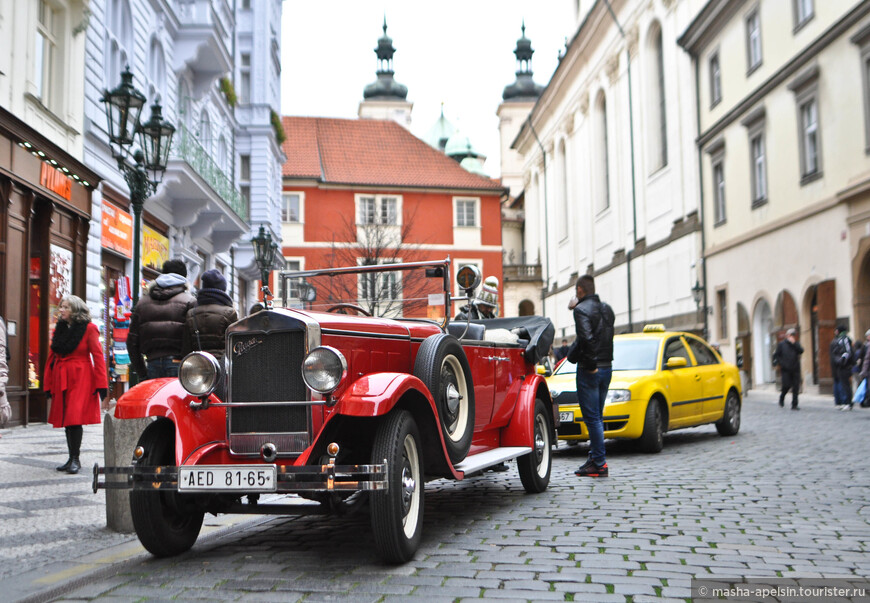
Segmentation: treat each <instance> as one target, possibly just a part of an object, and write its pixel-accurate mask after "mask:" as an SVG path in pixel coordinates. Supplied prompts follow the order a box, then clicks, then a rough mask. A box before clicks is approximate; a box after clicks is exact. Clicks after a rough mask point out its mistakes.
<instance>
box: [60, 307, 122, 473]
mask: <svg viewBox="0 0 870 603" xmlns="http://www.w3.org/2000/svg"><path fill="white" fill-rule="evenodd" d="M59 311H60V320H58V321H57V325H56V326H55V327H54V335H52V337H51V349H50V350H49V352H48V361H47V362H46V363H45V391H46V393H48V396H49V399H51V401H52V404H51V411H50V412H49V414H48V422H49V423H51V424H52V425H54V426H55V427H63V428H64V430H65V431H66V445H67V448H68V449H69V458H68V459H67V461H66V463H64V464H63V465H61V466H60V467H58V468H57V470H58V471H66V472H67V473H78V472H79V469H81V466H82V465H81V462H80V461H79V451H80V450H81V445H82V431H83V430H82V425H93V424H99V423H100V400H101V399H102V398H105V397H106V393H107V391H108V387H109V382H108V378H107V376H106V361H105V359H104V358H103V348H102V346H101V345H100V332H99V330H98V329H97V326H96V325H95V324H94V323H92V322H91V313H90V310H89V309H88V306H87V304H86V303H85V302H84V301H82V299H81V298H80V297H76V296H75V295H67V296H66V297H64V298H63V300H61V302H60V306H59Z"/></svg>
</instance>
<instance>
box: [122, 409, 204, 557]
mask: <svg viewBox="0 0 870 603" xmlns="http://www.w3.org/2000/svg"><path fill="white" fill-rule="evenodd" d="M138 445H139V446H141V447H142V448H144V449H145V455H144V456H143V457H142V459H141V460H139V461H138V464H139V465H140V466H142V467H153V466H158V465H175V426H174V425H173V424H172V423H170V422H169V421H160V422H158V423H154V424H152V425H150V426H148V428H147V429H145V431H144V432H143V433H142V435H141V436H140V437H139V444H138ZM130 514H131V516H132V519H133V527H134V528H135V529H136V535H137V536H138V537H139V541H140V542H141V543H142V546H144V547H145V548H146V549H147V550H148V552H150V553H151V554H152V555H154V556H155V557H171V556H173V555H179V554H181V553H183V552H185V551H187V550H189V549H190V547H192V546H193V543H194V542H196V538H197V536H199V530H200V529H201V528H202V518H203V514H204V513H203V511H202V510H201V509H199V508H198V507H197V506H196V503H195V499H193V498H192V497H191V495H185V494H179V493H178V492H174V491H170V490H131V491H130Z"/></svg>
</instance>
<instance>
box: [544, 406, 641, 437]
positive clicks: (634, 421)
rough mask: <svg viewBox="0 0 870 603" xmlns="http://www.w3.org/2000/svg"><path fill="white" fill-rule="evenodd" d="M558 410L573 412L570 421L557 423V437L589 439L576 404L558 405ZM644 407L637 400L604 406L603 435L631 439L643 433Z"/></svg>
mask: <svg viewBox="0 0 870 603" xmlns="http://www.w3.org/2000/svg"><path fill="white" fill-rule="evenodd" d="M559 412H560V413H565V412H571V413H573V420H572V421H565V420H564V419H563V420H562V422H561V424H560V425H559V439H560V440H566V441H571V440H575V441H582V440H588V439H589V432H588V431H587V430H586V424H585V423H584V422H583V415H582V413H581V412H580V406H579V405H577V404H570V405H560V406H559ZM645 414H646V407H645V406H644V405H642V404H641V403H640V401H639V400H629V401H628V402H617V403H615V404H606V405H605V406H604V437H605V438H619V439H627V440H633V439H637V438H639V437H640V436H641V434H642V433H643V421H644V416H645Z"/></svg>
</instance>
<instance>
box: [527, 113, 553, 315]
mask: <svg viewBox="0 0 870 603" xmlns="http://www.w3.org/2000/svg"><path fill="white" fill-rule="evenodd" d="M526 121H527V122H528V124H529V128H530V129H531V131H532V134H533V135H534V136H535V140H536V141H537V143H538V147H539V148H540V149H541V157H542V158H543V162H544V176H543V177H542V178H541V180H542V181H543V183H544V254H545V255H546V261H545V264H546V266H547V269H546V272H545V277H544V278H545V280H544V288H543V289H541V311H542V313H543V314H544V315H545V316H546V308H545V306H546V301H547V290H548V289H549V288H550V218H549V212H548V211H547V153H546V151H544V145H542V144H541V139H540V138H538V133H537V132H536V131H535V126H533V125H532V115H531V113H530V114H529V116H528V117H526Z"/></svg>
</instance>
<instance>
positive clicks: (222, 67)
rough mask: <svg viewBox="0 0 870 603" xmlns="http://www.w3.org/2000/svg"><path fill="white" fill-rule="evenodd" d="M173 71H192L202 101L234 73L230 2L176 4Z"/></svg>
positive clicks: (180, 0) (182, 1)
mask: <svg viewBox="0 0 870 603" xmlns="http://www.w3.org/2000/svg"><path fill="white" fill-rule="evenodd" d="M173 7H174V9H175V10H174V12H175V16H176V18H177V23H175V28H174V29H175V31H174V35H173V40H174V52H173V59H174V60H173V68H174V69H175V71H176V72H180V71H182V70H183V69H185V68H187V69H190V71H191V73H192V75H193V88H194V90H193V91H194V94H195V95H196V96H197V97H201V96H202V95H203V94H205V92H206V91H207V90H208V88H209V86H211V85H212V84H213V83H214V82H215V80H216V79H217V78H219V77H221V76H222V75H224V74H226V73H227V72H229V71H230V70H231V69H232V66H233V60H232V56H231V54H230V50H229V43H230V32H231V31H232V19H233V17H232V13H231V11H229V9H228V8H227V4H226V0H175V1H174V3H173Z"/></svg>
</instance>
